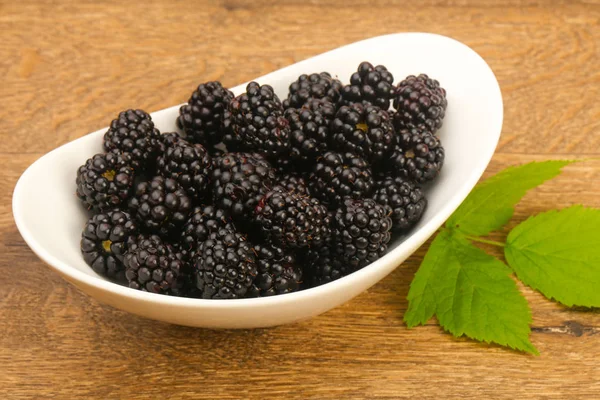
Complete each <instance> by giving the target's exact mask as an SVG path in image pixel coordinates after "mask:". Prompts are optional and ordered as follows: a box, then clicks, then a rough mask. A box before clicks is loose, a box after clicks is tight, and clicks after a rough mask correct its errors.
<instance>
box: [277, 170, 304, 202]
mask: <svg viewBox="0 0 600 400" xmlns="http://www.w3.org/2000/svg"><path fill="white" fill-rule="evenodd" d="M277 186H280V187H282V188H284V189H285V190H287V191H289V192H294V193H297V194H299V195H301V196H310V190H308V182H307V181H306V179H304V177H302V176H301V175H299V174H294V173H290V174H285V175H284V176H283V177H282V178H281V179H280V180H279V181H278V182H277Z"/></svg>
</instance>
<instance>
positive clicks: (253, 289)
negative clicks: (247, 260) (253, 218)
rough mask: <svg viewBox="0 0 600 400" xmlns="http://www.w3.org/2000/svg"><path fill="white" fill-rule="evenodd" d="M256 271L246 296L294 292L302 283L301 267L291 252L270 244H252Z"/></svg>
mask: <svg viewBox="0 0 600 400" xmlns="http://www.w3.org/2000/svg"><path fill="white" fill-rule="evenodd" d="M254 252H255V253H256V265H257V269H258V272H257V274H256V277H255V278H254V281H253V282H252V285H251V286H250V288H249V290H248V293H247V294H246V297H266V296H273V295H276V294H284V293H291V292H295V291H297V290H299V289H300V284H301V283H302V268H301V267H300V265H298V264H297V263H296V257H295V255H294V254H293V253H289V252H285V251H284V250H283V249H282V248H281V247H275V246H270V245H262V244H261V245H256V246H254Z"/></svg>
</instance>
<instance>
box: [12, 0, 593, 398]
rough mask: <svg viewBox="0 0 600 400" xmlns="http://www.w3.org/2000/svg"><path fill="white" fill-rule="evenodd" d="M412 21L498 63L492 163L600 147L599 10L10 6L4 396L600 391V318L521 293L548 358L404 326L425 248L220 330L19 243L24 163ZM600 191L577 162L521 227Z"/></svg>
mask: <svg viewBox="0 0 600 400" xmlns="http://www.w3.org/2000/svg"><path fill="white" fill-rule="evenodd" d="M398 31H431V32H437V33H441V34H445V35H449V36H452V37H455V38H456V39H458V40H461V41H463V42H465V43H466V44H468V45H469V46H471V47H472V48H474V49H475V50H476V51H477V52H479V53H480V54H481V55H482V56H483V57H484V58H485V59H486V60H487V61H488V62H489V64H490V65H491V67H492V69H493V70H494V71H495V73H496V75H497V77H498V79H499V81H500V85H501V88H502V92H503V96H504V104H505V122H504V130H503V133H502V137H501V140H500V145H499V147H498V150H497V152H496V155H495V156H494V159H493V161H492V163H491V164H490V167H489V169H488V171H487V173H486V174H490V173H493V172H495V171H498V170H499V169H501V168H503V167H505V166H508V165H513V164H517V163H522V162H526V161H530V160H543V159H548V158H566V157H568V158H577V159H582V158H591V157H598V156H600V49H599V47H600V3H599V2H598V1H594V0H588V1H583V0H582V1H552V0H548V1H541V0H540V1H535V0H523V1H519V0H501V1H492V0H489V1H486V0H472V1H468V0H448V1H443V0H427V1H422V2H419V1H414V0H412V1H408V0H406V1H402V0H397V1H384V0H378V1H375V2H374V3H373V4H372V5H369V6H367V5H365V4H363V3H361V2H359V1H357V0H350V1H343V0H335V1H322V2H321V1H318V0H311V1H308V0H290V1H285V2H275V1H263V0H259V1H225V2H219V3H218V4H209V2H205V3H202V2H195V1H177V2H168V1H149V2H148V4H146V2H142V1H140V0H135V1H127V2H120V1H114V2H102V3H101V2H94V1H81V2H76V1H75V0H73V1H47V2H42V1H40V2H32V1H10V0H2V1H0V32H1V35H2V37H1V40H0V75H1V76H3V77H4V79H3V84H2V89H1V91H0V93H1V97H2V102H1V103H0V132H1V139H2V140H1V142H0V166H1V167H0V168H1V171H2V172H1V173H0V185H1V189H2V190H1V191H0V196H1V201H0V235H1V236H0V237H1V243H0V276H1V278H0V280H1V282H2V284H0V398H2V399H7V398H8V399H20V398H36V399H39V398H61V399H74V398H98V399H108V398H127V399H138V398H140V399H141V398H167V397H170V398H190V399H191V398H201V399H216V398H218V399H239V398H298V399H354V398H356V399H397V398H408V397H414V398H472V399H480V398H506V399H516V398H545V399H564V398H580V399H592V398H599V397H600V313H599V312H598V311H595V312H589V311H588V312H586V311H584V310H567V309H566V308H564V307H561V306H559V305H557V304H555V303H552V302H550V301H547V300H545V299H544V298H543V297H542V296H541V295H539V294H537V293H535V292H533V291H531V290H529V289H527V288H524V287H521V289H522V291H523V293H524V294H525V295H526V296H527V299H528V300H529V301H530V304H531V306H532V309H533V318H534V322H533V334H532V341H533V343H534V344H535V345H536V346H537V347H538V349H539V350H540V352H541V356H540V357H532V356H526V355H522V354H518V353H515V352H511V351H507V350H504V349H500V348H498V347H494V346H485V345H481V344H477V343H474V342H471V341H468V340H463V339H454V338H452V337H451V336H450V335H447V334H444V333H443V332H442V331H441V330H440V328H439V326H438V325H437V324H436V322H435V320H432V321H431V322H430V324H428V325H427V326H425V327H420V328H417V329H413V330H408V329H406V328H405V326H404V325H403V323H402V315H403V313H404V312H405V310H406V306H407V303H406V300H405V298H406V294H407V291H408V285H409V282H410V280H411V278H412V276H413V274H414V272H415V270H416V269H417V267H418V265H419V262H420V261H421V259H422V256H423V254H424V250H423V249H421V250H420V251H418V252H417V253H416V254H415V255H414V256H412V257H411V258H410V259H409V260H408V261H407V262H406V263H405V264H404V265H403V266H402V267H400V268H398V269H397V270H396V271H395V272H394V273H392V274H391V275H390V276H388V277H387V278H386V279H384V280H383V281H382V282H380V283H379V284H377V285H376V286H374V287H373V288H372V289H371V290H369V291H368V292H366V293H364V294H362V295H360V296H359V297H357V298H356V299H354V300H352V301H351V302H349V303H347V304H345V305H344V306H341V307H339V308H337V309H335V310H333V311H330V312H328V313H326V314H324V315H322V316H320V317H318V318H314V319H312V320H310V321H308V322H305V323H301V324H296V325H291V326H283V327H279V328H274V329H259V330H253V331H210V330H201V329H191V328H184V327H178V326H171V325H166V324H162V323H158V322H154V321H150V320H145V319H142V318H138V317H135V316H132V315H128V314H126V313H124V312H121V311H117V310H115V309H112V308H110V307H107V306H103V305H101V304H99V303H97V302H96V301H94V300H92V299H90V298H88V297H87V296H85V295H83V294H82V293H80V292H79V291H77V290H76V289H74V287H73V286H71V285H69V284H67V283H66V282H64V281H63V280H61V279H60V278H59V277H58V276H57V275H56V274H54V273H53V272H51V271H50V270H49V269H48V268H47V267H46V266H45V265H44V264H43V263H42V262H41V261H39V260H38V259H37V258H36V256H35V255H34V254H33V253H32V252H31V251H30V250H29V248H28V247H27V246H26V245H25V243H24V242H23V240H22V239H21V237H20V236H19V234H18V232H17V229H16V227H15V225H14V222H13V219H12V213H11V205H10V202H11V196H12V190H13V187H14V184H15V182H16V180H17V178H18V177H19V175H20V174H21V173H22V172H23V170H24V169H25V168H26V167H27V166H28V165H29V164H30V163H32V162H33V161H34V160H36V159H37V158H38V157H39V156H41V155H42V154H44V153H45V152H47V151H49V150H51V149H53V148H55V147H57V146H58V145H61V144H63V143H66V142H68V141H70V140H72V139H75V138H77V137H80V136H82V135H83V134H85V133H87V132H90V131H92V130H96V129H98V128H100V127H102V126H105V125H107V124H108V122H109V121H110V119H111V118H112V117H113V116H114V115H115V114H116V113H117V112H118V111H120V110H121V109H125V108H129V107H139V108H144V109H147V110H151V111H154V110H158V109H162V108H164V107H167V106H170V105H173V104H177V103H180V102H183V101H185V100H186V99H187V97H188V94H189V92H190V91H191V90H192V89H193V87H194V85H196V84H197V83H199V82H201V81H205V80H209V79H220V80H222V81H223V82H224V83H225V84H226V85H230V86H231V85H235V84H237V83H240V82H243V81H246V80H248V79H251V78H253V77H256V76H259V75H262V74H264V73H267V72H269V71H272V70H275V69H278V68H280V67H283V66H285V65H288V64H290V63H293V62H295V61H298V60H301V59H304V58H307V57H309V56H312V55H315V54H318V53H321V52H323V51H326V50H329V49H333V48H335V47H338V46H340V45H343V44H346V43H350V42H354V41H356V40H360V39H364V38H367V37H370V36H376V35H380V34H385V33H392V32H398ZM405 56H406V57H410V54H406V55H405ZM307 72H312V71H307ZM599 182H600V162H598V161H591V162H586V163H580V164H576V165H574V166H571V167H568V168H567V169H566V172H565V173H564V174H563V175H562V176H561V177H559V178H557V179H555V180H554V181H552V182H550V183H548V184H546V185H544V186H543V187H541V188H539V189H537V190H535V191H533V192H532V193H530V194H528V195H527V197H526V198H525V199H524V200H523V202H522V203H521V204H520V205H519V206H518V207H517V213H516V217H515V219H514V220H513V224H515V223H516V222H518V221H521V220H523V219H524V218H526V217H527V216H528V215H530V214H532V213H536V212H540V211H543V210H547V209H551V208H557V207H564V206H568V205H571V204H574V203H583V204H586V205H588V206H595V207H600V184H599ZM497 238H498V239H502V236H501V235H497ZM492 250H493V249H492Z"/></svg>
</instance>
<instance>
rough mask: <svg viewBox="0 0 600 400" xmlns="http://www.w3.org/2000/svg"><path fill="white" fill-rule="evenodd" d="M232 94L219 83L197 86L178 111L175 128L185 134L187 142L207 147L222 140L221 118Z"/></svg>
mask: <svg viewBox="0 0 600 400" xmlns="http://www.w3.org/2000/svg"><path fill="white" fill-rule="evenodd" d="M232 99H233V93H231V92H230V91H229V90H227V89H226V88H224V87H223V85H221V82H217V81H213V82H206V83H202V84H200V85H198V88H197V89H196V90H195V91H194V92H193V93H192V96H191V97H190V99H189V100H188V103H187V104H186V105H184V106H181V108H180V109H179V117H178V118H177V127H178V128H179V129H181V130H183V131H184V132H185V135H186V138H187V140H189V141H190V142H192V143H200V144H202V145H204V146H207V147H212V146H213V145H215V144H217V143H220V142H221V141H222V139H223V118H224V115H225V110H226V109H227V106H228V104H229V102H230V101H231V100H232Z"/></svg>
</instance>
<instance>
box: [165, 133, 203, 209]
mask: <svg viewBox="0 0 600 400" xmlns="http://www.w3.org/2000/svg"><path fill="white" fill-rule="evenodd" d="M157 171H158V173H159V174H160V175H162V176H164V177H165V178H171V179H174V180H176V181H177V182H178V183H179V184H180V185H181V187H182V188H183V189H184V190H185V191H186V192H187V194H188V195H189V196H190V198H192V199H194V200H198V199H203V198H204V197H205V196H206V192H207V189H208V183H209V179H210V174H211V171H212V159H211V157H210V155H209V154H208V152H207V151H206V149H205V148H204V146H202V145H201V144H197V143H189V142H187V141H185V140H178V141H177V142H176V143H173V144H172V145H170V146H169V147H167V148H166V149H165V152H164V153H163V155H162V156H160V157H159V158H158V161H157Z"/></svg>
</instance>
